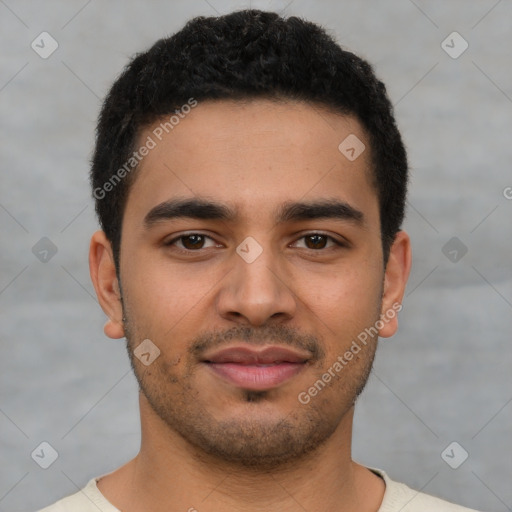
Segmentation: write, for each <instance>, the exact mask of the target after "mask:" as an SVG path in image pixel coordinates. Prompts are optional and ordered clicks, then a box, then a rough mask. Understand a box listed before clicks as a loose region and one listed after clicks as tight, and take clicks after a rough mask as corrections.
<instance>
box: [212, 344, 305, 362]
mask: <svg viewBox="0 0 512 512" xmlns="http://www.w3.org/2000/svg"><path fill="white" fill-rule="evenodd" d="M309 359H311V354H309V353H308V354H304V353H303V352H299V351H296V350H293V349H291V348H288V347H278V346H271V347H265V348H263V349H260V350H256V349H255V348H253V347H249V346H236V347H228V348H224V349H222V350H219V351H217V352H213V353H211V354H207V356H205V357H203V361H204V362H206V363H238V364H272V363H285V362H286V363H305V362H306V361H308V360H309Z"/></svg>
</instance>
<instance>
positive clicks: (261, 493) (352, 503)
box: [98, 398, 385, 512]
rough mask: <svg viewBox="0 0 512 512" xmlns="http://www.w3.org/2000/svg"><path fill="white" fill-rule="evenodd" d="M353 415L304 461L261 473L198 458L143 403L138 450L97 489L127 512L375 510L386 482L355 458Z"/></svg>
mask: <svg viewBox="0 0 512 512" xmlns="http://www.w3.org/2000/svg"><path fill="white" fill-rule="evenodd" d="M353 414H354V408H353V407H352V408H351V409H350V411H349V412H348V413H347V414H346V415H345V417H344V418H343V419H342V421H341V422H340V424H339V425H338V428H337V429H336V431H335V432H334V433H333V435H332V436H331V437H330V438H329V439H328V440H327V441H326V442H325V443H324V444H323V445H321V446H320V447H318V448H317V449H316V450H315V451H314V452H312V453H310V454H308V455H307V456H305V457H304V458H303V459H302V460H298V461H294V462H293V463H290V464H285V465H283V466H282V467H278V468H275V469H272V470H268V469H265V470H262V469H258V468H244V467H240V466H236V467H234V466H233V465H229V464H226V463H225V462H224V461H221V460H217V459H215V458H212V457H210V456H209V455H207V454H205V453H204V452H199V451H198V449H196V448H195V447H193V446H191V445H190V444H189V443H188V442H186V441H185V440H184V439H183V438H182V437H181V436H179V435H178V434H177V433H176V432H174V431H172V430H171V429H169V427H168V426H167V425H166V424H165V423H164V422H163V421H162V420H161V419H160V418H159V417H158V416H156V415H155V414H154V412H153V411H152V409H151V407H150V406H149V404H147V402H146V401H145V399H144V398H141V418H142V422H141V424H142V442H141V449H140V452H139V454H138V455H137V456H136V457H135V458H134V459H133V460H131V461H130V462H129V463H127V464H126V465H124V466H123V467H121V468H120V469H118V470H117V471H115V472H114V473H111V474H109V475H107V476H105V477H104V478H103V479H102V480H100V482H99V483H98V488H99V490H100V491H101V492H102V493H103V494H104V496H105V497H106V498H107V499H108V500H109V501H110V502H111V503H112V504H113V505H114V506H116V507H117V508H119V509H120V510H123V511H126V512H139V511H148V510H151V512H160V511H162V512H164V511H165V512H174V511H190V512H194V511H197V512H214V511H218V510H222V511H223V512H235V511H237V512H240V511H244V512H253V511H261V510H266V511H268V512H273V511H280V512H281V511H285V512H286V511H292V510H293V511H296V510H323V511H326V512H344V511H349V510H358V511H360V512H377V511H378V509H379V506H380V503H381V502H382V498H383V495H384V488H385V484H384V482H383V481H382V479H381V478H379V477H378V476H377V475H375V474H374V473H372V472H371V471H369V470H368V469H366V468H364V467H363V466H360V465H359V464H357V463H355V462H354V461H352V459H351V437H352V421H353Z"/></svg>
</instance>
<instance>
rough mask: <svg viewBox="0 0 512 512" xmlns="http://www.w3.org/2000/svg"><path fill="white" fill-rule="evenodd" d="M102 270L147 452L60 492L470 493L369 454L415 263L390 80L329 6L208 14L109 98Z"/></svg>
mask: <svg viewBox="0 0 512 512" xmlns="http://www.w3.org/2000/svg"><path fill="white" fill-rule="evenodd" d="M91 182H92V187H93V196H94V198H95V200H96V211H97V213H98V216H99V220H100V223H101V226H102V228H103V230H102V231H98V232H96V233H95V234H94V235H93V237H92V240H91V247H90V258H89V260H90V270H91V277H92V281H93V283H94V287H95V289H96V293H97V295H98V299H99V301H100V304H101V306H102V308H103V310H104V311H105V313H106V315H107V316H108V321H107V323H106V325H105V333H106V335H107V336H109V337H111V338H123V337H126V339H127V346H128V354H129V357H130V361H131V364H132V367H133V370H134V372H135V375H136V377H137V380H138V383H139V387H140V413H141V426H142V441H141V449H140V452H139V454H138V455H137V456H136V457H135V458H134V459H133V460H131V461H130V462H128V463H127V464H126V465H124V466H122V467H121V468H119V469H118V470H116V471H114V472H112V473H109V474H107V475H102V476H100V477H97V478H94V479H93V480H91V481H90V482H89V483H88V484H87V486H86V487H85V488H84V489H83V490H82V491H81V492H79V493H77V494H76V495H74V496H70V497H67V498H64V499H63V500H61V501H59V502H58V503H57V504H55V505H53V506H50V507H47V508H45V509H44V511H47V512H56V511H66V512H74V511H81V512H82V511H83V512H86V511H97V510H98V509H99V510H101V511H103V512H110V511H116V510H121V511H123V512H143V511H144V512H149V511H150V512H160V511H165V512H174V511H187V510H188V511H190V512H192V511H198V512H210V511H222V512H231V511H241V510H243V511H247V512H250V511H262V510H263V511H278V510H279V511H303V510H307V511H332V512H334V511H336V512H348V511H356V510H357V511H358V512H376V511H380V512H392V511H397V512H398V511H402V512H420V511H424V512H427V511H428V512H431V511H434V510H435V511H437V512H439V511H461V512H462V511H464V510H469V509H466V508H463V507H460V506H457V505H453V504H450V503H447V502H445V501H442V500H440V499H438V498H434V497H431V496H427V495H425V494H423V493H418V492H416V491H413V490H411V489H409V488H408V487H407V486H405V485H404V484H400V483H397V482H394V481H392V480H391V479H390V478H389V477H388V476H387V474H386V473H385V472H384V471H382V470H378V469H369V468H366V467H363V466H361V465H359V464H357V463H356V462H354V461H353V460H352V458H351V431H352V422H353V415H354V405H355V402H356V399H357V397H358V396H359V394H360V393H361V391H362V390H363V388H364V386H365V384H366V382H367V379H368V376H369V374H370V371H371V368H372V363H373V359H374V355H375V351H376V347H377V341H378V337H379V336H381V337H389V336H392V335H393V334H394V333H395V331H396V329H397V314H398V311H399V310H400V309H401V301H402V297H403V294H404V289H405V286H406V282H407V278H408V275H409V270H410V264H411V249H410V241H409V238H408V236H407V234H406V233H405V232H404V231H402V230H401V229H400V228H401V224H402V220H403V215H404V204H405V197H406V188H407V186H406V185H407V159H406V153H405V150H404V147H403V144H402V141H401V137H400V134H399V132H398V130H397V128H396V125H395V121H394V118H393V113H392V107H391V104H390V102H389V99H388V97H387V95H386V91H385V87H384V85H383V84H382V83H381V82H380V81H379V80H378V79H377V78H376V77H375V75H374V74H373V71H372V68H371V67H370V65H369V64H368V63H366V62H365V61H363V60H361V59H360V58H358V57H356V56H355V55H353V54H352V53H349V52H347V51H344V50H342V49H341V48H340V47H339V46H338V45H337V44H336V43H335V42H334V41H333V40H332V38H330V37H329V36H328V35H327V34H326V33H325V31H324V30H323V29H321V28H320V27H318V26H317V25H314V24H312V23H309V22H306V21H303V20H300V19H297V18H295V17H290V18H288V19H283V18H281V17H279V16H278V15H277V14H275V13H270V12H261V11H256V10H248V11H240V12H235V13H232V14H230V15H227V16H221V17H216V18H204V17H200V18H195V19H193V20H192V21H190V22H189V23H188V24H187V25H186V26H185V27H184V28H183V29H182V30H181V31H180V32H178V33H177V34H175V35H174V36H172V37H170V38H168V39H162V40H160V41H158V42H157V43H156V44H155V45H154V46H153V47H152V48H151V49H150V50H149V51H147V52H145V53H142V54H139V55H138V56H137V57H136V58H135V59H134V60H133V61H132V62H131V63H130V64H129V65H128V66H127V68H126V69H125V71H124V73H123V74H122V75H121V76H120V77H119V78H118V80H117V81H116V82H115V84H114V85H113V87H112V89H111V91H110V92H109V94H108V96H107V98H106V100H105V103H104V105H103V108H102V111H101V115H100V119H99V123H98V130H97V140H96V149H95V153H94V157H93V162H92V170H91Z"/></svg>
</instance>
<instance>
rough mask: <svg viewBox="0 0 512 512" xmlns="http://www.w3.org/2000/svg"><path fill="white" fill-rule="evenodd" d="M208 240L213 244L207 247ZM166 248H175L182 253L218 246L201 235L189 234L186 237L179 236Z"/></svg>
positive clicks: (169, 242)
mask: <svg viewBox="0 0 512 512" xmlns="http://www.w3.org/2000/svg"><path fill="white" fill-rule="evenodd" d="M207 240H210V241H211V244H210V245H208V246H205V243H206V241H207ZM165 245H166V246H175V247H176V248H178V249H179V250H181V251H189V252H190V251H197V250H199V249H205V248H207V247H216V246H217V245H218V244H216V243H215V241H214V240H213V239H212V238H211V237H209V236H207V235H203V234H201V233H187V234H185V235H180V236H177V237H176V238H173V239H172V240H169V241H168V242H166V243H165Z"/></svg>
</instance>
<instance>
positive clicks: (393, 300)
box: [379, 231, 412, 338]
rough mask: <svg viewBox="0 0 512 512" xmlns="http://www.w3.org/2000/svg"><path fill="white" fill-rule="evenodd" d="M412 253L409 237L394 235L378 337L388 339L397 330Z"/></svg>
mask: <svg viewBox="0 0 512 512" xmlns="http://www.w3.org/2000/svg"><path fill="white" fill-rule="evenodd" d="M411 261H412V251H411V241H410V239H409V235H408V234H407V233H406V232H405V231H399V232H398V233H397V234H396V237H395V240H394V242H393V245H392V246H391V249H390V252H389V259H388V263H387V265H386V271H385V274H384V291H383V296H382V308H381V324H380V325H382V328H380V329H379V336H381V337H383V338H389V337H390V336H393V335H394V334H395V332H396V331H397V329H398V312H399V311H400V310H401V309H402V299H403V296H404V293H405V287H406V285H407V279H408V278H409V273H410V271H411Z"/></svg>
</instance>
